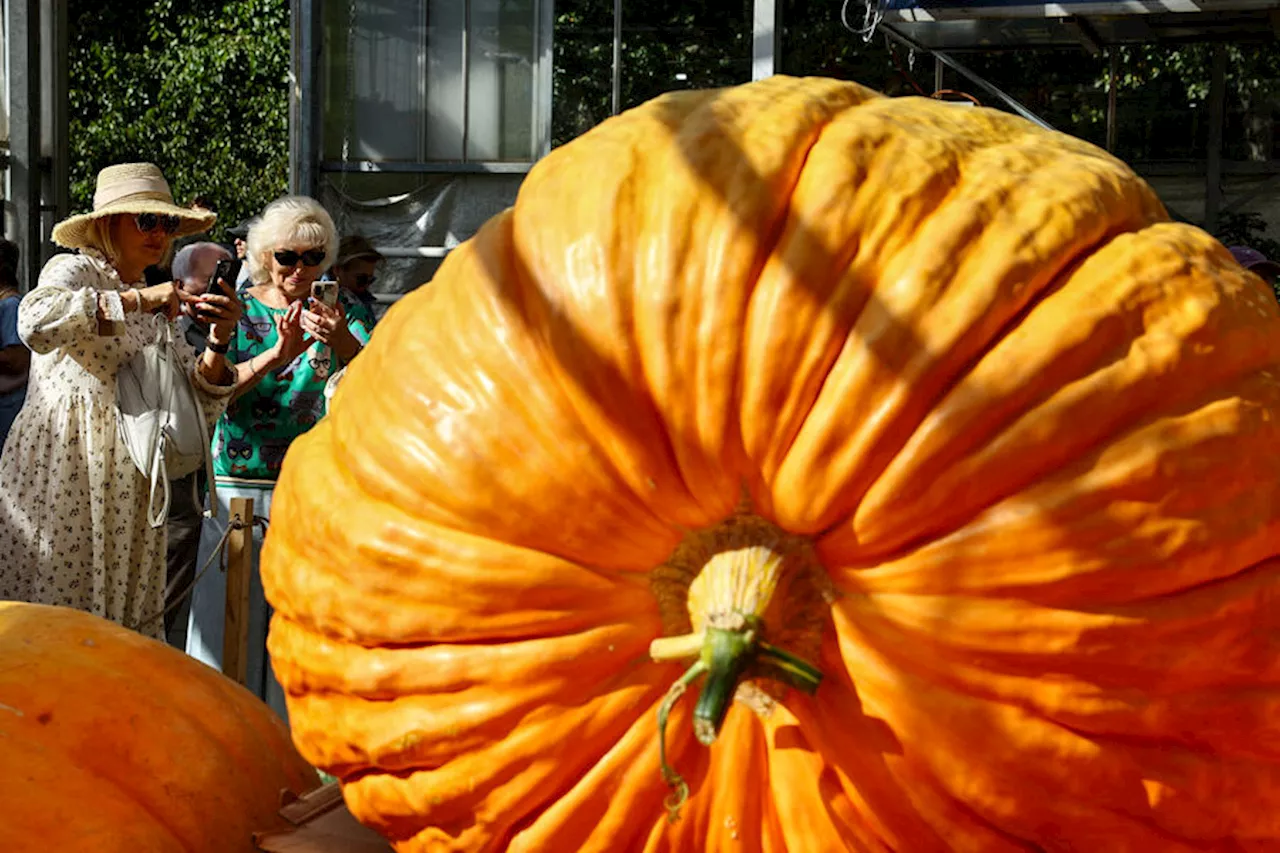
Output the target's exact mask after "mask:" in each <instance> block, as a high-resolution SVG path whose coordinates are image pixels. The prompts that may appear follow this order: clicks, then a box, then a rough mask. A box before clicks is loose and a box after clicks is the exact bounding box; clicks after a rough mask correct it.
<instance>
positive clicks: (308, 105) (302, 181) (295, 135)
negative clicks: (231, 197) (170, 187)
mask: <svg viewBox="0 0 1280 853" xmlns="http://www.w3.org/2000/svg"><path fill="white" fill-rule="evenodd" d="M320 3H321V0H293V2H292V4H291V8H292V12H293V14H292V16H291V17H292V29H293V37H292V38H291V39H290V46H289V48H290V50H289V52H290V54H291V56H290V66H291V67H290V70H291V72H292V77H293V79H292V81H291V82H292V84H293V85H292V87H291V88H290V92H289V118H290V121H289V191H290V192H292V193H297V194H299V195H309V196H315V195H316V194H317V193H318V192H319V189H320V188H319V184H318V181H319V177H318V174H317V172H318V169H319V163H320V146H319V130H320V121H319V115H320V92H319V84H320V75H319V73H318V69H319V65H320V63H319V59H320ZM226 224H227V225H234V224H235V223H234V222H228V223H226Z"/></svg>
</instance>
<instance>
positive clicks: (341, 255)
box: [333, 234, 383, 317]
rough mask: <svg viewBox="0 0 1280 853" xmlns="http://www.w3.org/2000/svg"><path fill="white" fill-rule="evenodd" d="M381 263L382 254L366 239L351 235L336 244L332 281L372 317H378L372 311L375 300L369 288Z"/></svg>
mask: <svg viewBox="0 0 1280 853" xmlns="http://www.w3.org/2000/svg"><path fill="white" fill-rule="evenodd" d="M382 261H383V257H382V253H381V252H379V251H378V250H377V249H375V248H373V244H372V243H370V242H369V240H368V239H367V238H365V237H361V236H360V235H359V234H351V235H349V236H347V237H343V238H342V242H341V243H339V244H338V260H337V261H336V262H335V263H334V265H333V278H334V281H336V282H338V286H339V287H341V288H342V289H343V290H346V291H348V292H350V293H351V295H352V296H354V297H355V298H357V299H359V300H360V301H361V302H362V303H364V306H365V307H366V308H368V309H369V313H370V314H371V315H373V316H374V317H377V316H378V315H377V313H376V312H375V310H374V306H375V305H376V300H375V299H374V298H373V293H372V291H370V290H369V287H370V286H371V285H372V284H373V282H374V280H375V279H376V278H377V275H378V265H379V264H381V263H382Z"/></svg>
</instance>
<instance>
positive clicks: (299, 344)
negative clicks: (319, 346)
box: [271, 302, 315, 367]
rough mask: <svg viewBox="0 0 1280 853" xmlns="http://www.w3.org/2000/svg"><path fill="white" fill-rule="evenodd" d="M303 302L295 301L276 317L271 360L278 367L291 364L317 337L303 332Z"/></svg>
mask: <svg viewBox="0 0 1280 853" xmlns="http://www.w3.org/2000/svg"><path fill="white" fill-rule="evenodd" d="M303 313H304V311H303V308H302V303H301V302H294V303H293V304H292V305H290V306H289V307H288V309H287V310H286V311H285V312H284V313H283V314H281V315H279V316H278V317H276V334H277V337H276V343H275V346H274V347H273V352H272V356H271V362H272V364H274V365H275V366H277V367H281V366H283V365H286V364H289V363H290V362H292V361H293V360H294V359H295V358H297V357H298V356H300V355H302V354H303V353H304V352H306V349H307V347H309V346H311V345H312V344H313V343H315V339H314V338H311V337H308V336H307V335H306V334H304V332H303V325H302V315H303Z"/></svg>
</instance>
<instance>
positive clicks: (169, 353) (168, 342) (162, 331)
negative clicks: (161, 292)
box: [147, 320, 173, 527]
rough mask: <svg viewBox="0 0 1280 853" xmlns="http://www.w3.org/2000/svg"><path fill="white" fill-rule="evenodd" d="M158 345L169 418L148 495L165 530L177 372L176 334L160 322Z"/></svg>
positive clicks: (155, 452)
mask: <svg viewBox="0 0 1280 853" xmlns="http://www.w3.org/2000/svg"><path fill="white" fill-rule="evenodd" d="M156 342H157V343H159V344H160V351H161V352H162V353H163V354H164V359H165V367H166V369H165V370H162V371H160V399H161V400H163V401H164V402H163V409H162V411H164V412H165V414H166V417H165V422H164V423H163V424H162V425H161V428H160V430H159V435H158V436H157V437H156V443H155V447H153V448H152V450H151V490H150V492H149V494H148V495H147V515H148V516H149V518H148V521H150V522H151V526H152V527H161V526H163V525H164V523H165V521H167V520H168V518H169V501H170V494H169V472H168V470H167V468H166V466H165V461H164V457H165V454H166V453H167V451H168V433H167V429H168V426H169V419H170V417H172V413H173V369H172V367H171V366H170V364H169V361H170V359H172V357H173V330H172V328H170V326H169V324H168V323H166V322H164V321H163V320H159V321H158V327H157V329H156ZM158 491H160V492H163V494H164V500H163V501H162V502H161V504H160V511H159V512H155V511H154V508H155V505H156V493H157V492H158Z"/></svg>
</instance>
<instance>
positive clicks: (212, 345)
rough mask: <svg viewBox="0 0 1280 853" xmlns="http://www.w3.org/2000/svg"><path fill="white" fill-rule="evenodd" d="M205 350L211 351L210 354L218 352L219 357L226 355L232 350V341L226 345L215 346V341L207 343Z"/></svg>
mask: <svg viewBox="0 0 1280 853" xmlns="http://www.w3.org/2000/svg"><path fill="white" fill-rule="evenodd" d="M205 349H207V350H209V352H216V353H217V354H218V355H226V354H227V350H229V349H231V341H227V342H226V343H225V344H215V343H214V342H213V341H207V342H206V343H205Z"/></svg>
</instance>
